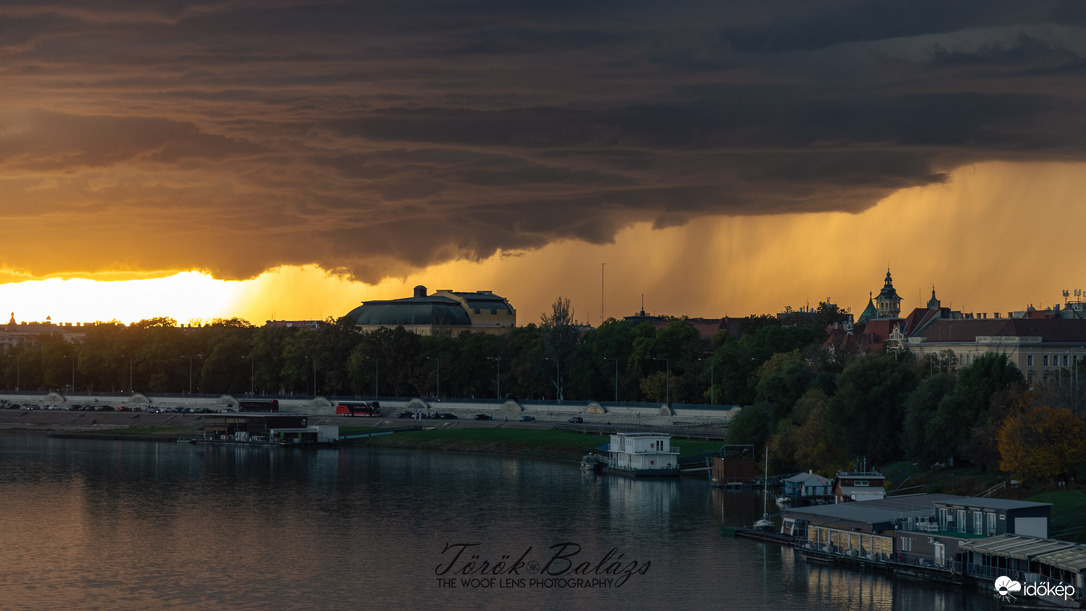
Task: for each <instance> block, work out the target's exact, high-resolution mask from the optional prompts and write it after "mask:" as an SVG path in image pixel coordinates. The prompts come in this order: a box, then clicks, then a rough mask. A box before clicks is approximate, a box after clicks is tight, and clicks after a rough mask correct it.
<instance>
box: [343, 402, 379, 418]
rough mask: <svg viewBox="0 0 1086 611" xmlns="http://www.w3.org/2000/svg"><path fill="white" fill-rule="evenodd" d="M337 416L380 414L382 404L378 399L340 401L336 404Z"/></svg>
mask: <svg viewBox="0 0 1086 611" xmlns="http://www.w3.org/2000/svg"><path fill="white" fill-rule="evenodd" d="M336 415H337V416H371V417H372V416H380V415H381V404H380V403H378V402H377V401H340V402H339V404H338V405H336Z"/></svg>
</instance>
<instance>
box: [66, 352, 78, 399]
mask: <svg viewBox="0 0 1086 611" xmlns="http://www.w3.org/2000/svg"><path fill="white" fill-rule="evenodd" d="M64 358H66V359H67V358H69V357H68V356H67V355H65V356H64ZM70 358H71V361H72V386H71V390H70V392H75V355H72V356H71V357H70Z"/></svg>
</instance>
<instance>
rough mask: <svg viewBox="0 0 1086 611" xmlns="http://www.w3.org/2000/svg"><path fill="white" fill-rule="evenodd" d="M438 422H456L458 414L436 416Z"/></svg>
mask: <svg viewBox="0 0 1086 611" xmlns="http://www.w3.org/2000/svg"><path fill="white" fill-rule="evenodd" d="M434 418H437V419H438V420H456V414H434Z"/></svg>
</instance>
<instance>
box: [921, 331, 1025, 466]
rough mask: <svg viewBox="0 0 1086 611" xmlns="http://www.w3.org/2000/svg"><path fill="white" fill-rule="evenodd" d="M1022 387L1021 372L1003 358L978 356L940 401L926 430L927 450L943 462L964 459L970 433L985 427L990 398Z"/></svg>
mask: <svg viewBox="0 0 1086 611" xmlns="http://www.w3.org/2000/svg"><path fill="white" fill-rule="evenodd" d="M1023 383H1024V379H1023V378H1022V374H1021V372H1019V371H1018V368H1017V367H1016V366H1015V365H1014V363H1012V362H1010V361H1009V360H1008V359H1007V356H1006V355H1005V354H995V353H989V354H985V355H982V356H980V357H979V358H977V359H976V360H975V361H973V362H972V363H971V364H969V365H968V366H966V367H964V368H962V369H961V370H960V371H959V372H958V375H957V380H956V382H955V384H954V389H953V390H952V391H951V392H950V394H948V395H947V396H945V397H943V399H942V400H940V401H939V407H938V409H937V410H936V412H935V414H934V416H933V417H932V418H931V419H930V420H929V421H928V424H927V427H926V428H925V434H926V437H927V439H926V443H927V447H928V448H931V449H937V450H938V451H939V452H941V453H942V457H944V458H947V457H952V456H962V455H964V452H965V449H966V443H967V442H968V440H969V439H970V437H971V436H972V431H973V429H974V428H976V427H984V426H986V425H987V423H988V411H989V409H990V408H991V404H992V397H993V396H995V395H996V393H998V392H1000V391H1002V390H1003V389H1004V388H1007V387H1008V386H1011V385H1015V386H1020V385H1022V384H1023Z"/></svg>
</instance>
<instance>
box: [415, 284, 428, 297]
mask: <svg viewBox="0 0 1086 611" xmlns="http://www.w3.org/2000/svg"><path fill="white" fill-rule="evenodd" d="M425 296H426V287H425V286H422V285H421V284H420V285H418V286H416V287H415V297H425Z"/></svg>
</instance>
